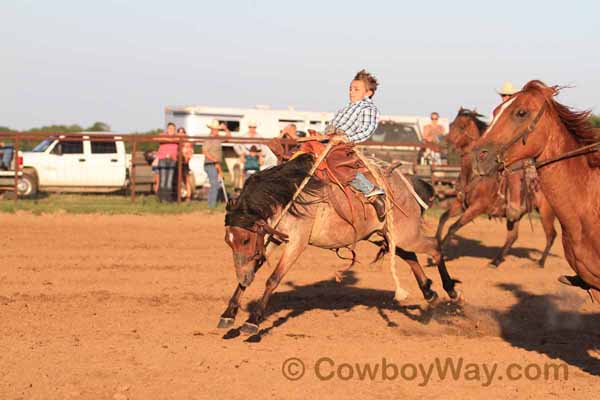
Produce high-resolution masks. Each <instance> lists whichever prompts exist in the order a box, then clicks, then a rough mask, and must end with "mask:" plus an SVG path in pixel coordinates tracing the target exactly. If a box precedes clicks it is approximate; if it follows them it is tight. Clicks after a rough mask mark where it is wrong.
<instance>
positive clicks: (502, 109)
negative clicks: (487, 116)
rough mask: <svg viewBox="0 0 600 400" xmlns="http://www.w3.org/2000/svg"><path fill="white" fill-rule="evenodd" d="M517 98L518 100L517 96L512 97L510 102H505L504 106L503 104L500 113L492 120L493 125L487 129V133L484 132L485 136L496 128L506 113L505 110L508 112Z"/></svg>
mask: <svg viewBox="0 0 600 400" xmlns="http://www.w3.org/2000/svg"><path fill="white" fill-rule="evenodd" d="M516 98H517V95H515V96H513V97H511V99H510V100H508V101H507V102H505V103H504V104H502V106H500V111H498V114H496V116H495V117H494V119H493V120H492V123H491V124H490V126H489V127H488V128H487V129H486V131H485V132H484V135H485V134H486V133H488V132H489V131H491V130H492V128H493V127H494V125H496V122H497V121H498V120H499V119H500V116H502V113H503V112H504V110H506V109H507V108H508V107H509V106H510V105H511V104H512V102H513V101H515V99H516Z"/></svg>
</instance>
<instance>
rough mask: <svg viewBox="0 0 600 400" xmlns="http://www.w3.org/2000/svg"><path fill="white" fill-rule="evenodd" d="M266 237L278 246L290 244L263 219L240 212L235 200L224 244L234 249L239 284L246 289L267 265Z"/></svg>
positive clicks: (230, 208) (226, 221)
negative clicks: (257, 271)
mask: <svg viewBox="0 0 600 400" xmlns="http://www.w3.org/2000/svg"><path fill="white" fill-rule="evenodd" d="M267 234H269V235H271V237H272V238H273V241H275V242H281V241H286V240H287V235H285V234H283V233H281V232H279V231H276V230H274V229H272V228H270V227H269V224H268V223H267V222H266V221H265V220H264V219H262V218H260V217H258V216H256V215H253V214H249V213H247V212H241V210H238V209H237V207H236V201H235V200H233V201H230V202H229V203H228V204H227V214H226V215H225V243H227V245H228V246H229V247H231V251H232V252H233V264H234V267H235V273H236V276H237V279H238V283H239V284H240V285H242V286H244V287H247V286H248V285H250V284H251V283H252V281H253V280H254V274H255V272H256V270H257V269H258V268H259V267H260V266H261V265H262V263H263V262H264V261H265V257H266V254H265V252H266V248H265V236H266V235H267Z"/></svg>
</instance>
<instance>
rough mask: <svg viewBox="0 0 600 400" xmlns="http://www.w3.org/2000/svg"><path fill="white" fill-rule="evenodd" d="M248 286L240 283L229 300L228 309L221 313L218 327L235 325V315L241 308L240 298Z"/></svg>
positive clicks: (224, 327)
mask: <svg viewBox="0 0 600 400" xmlns="http://www.w3.org/2000/svg"><path fill="white" fill-rule="evenodd" d="M244 290H246V288H245V287H244V286H242V285H240V284H238V286H237V288H236V289H235V292H233V296H231V299H230V300H229V304H228V305H227V309H226V310H225V312H223V314H221V319H220V320H219V325H218V326H217V327H218V328H221V329H227V328H231V327H232V326H233V323H234V322H235V316H236V315H237V312H238V310H239V308H240V298H241V297H242V293H244Z"/></svg>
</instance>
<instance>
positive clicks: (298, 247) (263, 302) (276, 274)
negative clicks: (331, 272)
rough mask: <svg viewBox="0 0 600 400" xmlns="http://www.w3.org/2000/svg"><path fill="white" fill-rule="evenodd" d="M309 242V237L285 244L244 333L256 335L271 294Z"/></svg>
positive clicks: (245, 325) (245, 326) (245, 324)
mask: <svg viewBox="0 0 600 400" xmlns="http://www.w3.org/2000/svg"><path fill="white" fill-rule="evenodd" d="M307 244H308V238H307V239H306V240H303V241H302V242H300V241H294V242H290V243H288V244H286V245H285V249H284V250H283V254H282V256H281V259H280V260H279V263H278V264H277V267H276V268H275V270H274V271H273V273H272V274H271V276H270V277H269V279H267V282H266V285H265V291H264V293H263V295H262V298H261V299H260V302H259V304H258V307H256V309H255V310H253V311H252V313H251V314H250V317H249V318H248V320H247V321H246V322H245V323H244V325H242V327H241V331H242V333H244V334H246V335H254V334H256V333H257V332H258V327H259V325H260V323H261V322H263V321H264V319H265V312H266V309H267V305H268V303H269V299H270V298H271V295H272V294H273V292H274V291H275V289H277V286H279V284H280V283H281V280H282V279H283V277H284V276H285V274H287V272H288V271H289V270H290V268H291V267H292V265H293V264H294V262H295V261H296V260H297V259H298V257H299V256H300V254H301V253H302V251H303V250H304V249H305V248H306V246H307Z"/></svg>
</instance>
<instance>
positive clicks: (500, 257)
mask: <svg viewBox="0 0 600 400" xmlns="http://www.w3.org/2000/svg"><path fill="white" fill-rule="evenodd" d="M519 218H520V217H519ZM518 237H519V220H518V219H517V220H516V221H514V220H512V219H508V217H507V218H506V240H505V241H504V246H502V249H500V252H499V253H498V254H497V255H496V257H494V259H493V260H492V261H490V263H489V264H488V267H490V268H498V266H499V265H500V264H501V263H502V262H503V261H504V258H505V257H506V255H507V254H508V252H509V250H510V249H511V248H512V246H513V244H514V243H515V242H516V241H517V239H518Z"/></svg>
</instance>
